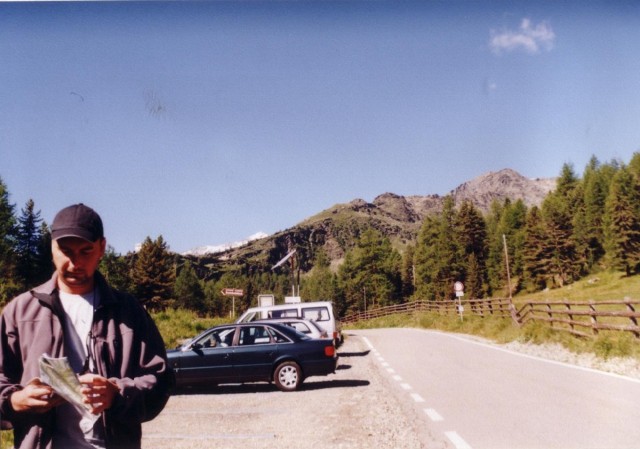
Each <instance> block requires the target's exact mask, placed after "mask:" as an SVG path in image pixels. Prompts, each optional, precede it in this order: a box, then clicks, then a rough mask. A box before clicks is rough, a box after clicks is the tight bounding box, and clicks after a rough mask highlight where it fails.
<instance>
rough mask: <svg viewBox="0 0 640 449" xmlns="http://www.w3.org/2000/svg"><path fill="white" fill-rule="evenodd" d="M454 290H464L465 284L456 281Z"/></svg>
mask: <svg viewBox="0 0 640 449" xmlns="http://www.w3.org/2000/svg"><path fill="white" fill-rule="evenodd" d="M453 290H454V291H456V292H463V291H464V284H463V283H462V282H460V281H456V282H455V283H454V284H453Z"/></svg>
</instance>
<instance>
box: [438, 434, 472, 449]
mask: <svg viewBox="0 0 640 449" xmlns="http://www.w3.org/2000/svg"><path fill="white" fill-rule="evenodd" d="M444 434H445V435H446V436H447V438H449V440H451V442H452V443H453V445H454V446H455V447H456V449H473V448H472V447H471V446H469V443H467V442H466V441H465V440H463V439H462V437H461V436H460V435H458V433H457V432H453V431H451V432H445V433H444Z"/></svg>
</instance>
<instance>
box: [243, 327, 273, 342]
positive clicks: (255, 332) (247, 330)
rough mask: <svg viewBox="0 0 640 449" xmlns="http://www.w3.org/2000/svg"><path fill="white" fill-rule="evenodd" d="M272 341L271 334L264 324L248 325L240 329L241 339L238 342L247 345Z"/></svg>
mask: <svg viewBox="0 0 640 449" xmlns="http://www.w3.org/2000/svg"><path fill="white" fill-rule="evenodd" d="M267 343H271V336H270V334H269V332H267V329H266V328H265V327H264V326H247V327H243V328H242V329H241V330H240V340H239V341H238V344H240V345H241V346H247V345H263V344H267Z"/></svg>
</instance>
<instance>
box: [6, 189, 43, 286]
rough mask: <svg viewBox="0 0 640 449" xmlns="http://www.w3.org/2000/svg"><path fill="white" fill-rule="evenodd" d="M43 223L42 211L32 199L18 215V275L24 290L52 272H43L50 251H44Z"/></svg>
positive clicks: (38, 282)
mask: <svg viewBox="0 0 640 449" xmlns="http://www.w3.org/2000/svg"><path fill="white" fill-rule="evenodd" d="M41 224H42V219H41V218H40V211H36V210H35V203H34V202H33V200H31V199H30V200H29V201H27V204H26V205H25V207H24V209H22V210H21V214H20V217H18V228H17V239H16V246H15V248H16V256H17V257H16V261H17V267H16V268H17V276H18V282H19V284H20V287H21V289H22V290H24V289H27V288H31V287H33V286H35V285H38V284H40V283H41V282H42V281H44V280H45V279H46V278H47V277H48V276H49V275H50V274H51V272H50V271H49V272H48V273H46V274H45V273H43V267H44V266H46V265H45V262H44V258H48V256H49V254H50V253H47V252H43V249H44V246H45V242H43V239H45V236H44V235H43V230H42V227H41V226H40V225H41ZM49 260H51V259H50V258H49Z"/></svg>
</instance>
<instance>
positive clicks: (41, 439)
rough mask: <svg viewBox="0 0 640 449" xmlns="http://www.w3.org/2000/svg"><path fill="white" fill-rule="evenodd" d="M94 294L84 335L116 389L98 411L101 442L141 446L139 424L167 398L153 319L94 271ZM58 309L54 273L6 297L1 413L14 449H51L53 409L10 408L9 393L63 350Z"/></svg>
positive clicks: (1, 324)
mask: <svg viewBox="0 0 640 449" xmlns="http://www.w3.org/2000/svg"><path fill="white" fill-rule="evenodd" d="M96 288H97V289H98V291H99V295H100V305H99V306H98V308H97V310H96V312H95V316H94V320H93V325H92V328H91V334H92V335H93V336H94V338H93V344H92V352H93V354H94V356H95V357H94V358H95V361H96V369H97V372H98V374H100V375H102V376H104V377H107V378H109V379H112V380H114V381H115V382H116V383H117V385H118V387H119V388H120V395H119V396H117V397H116V400H115V402H114V404H113V406H112V407H111V408H110V409H109V410H107V411H106V412H105V413H103V419H104V426H105V429H106V437H105V438H106V446H107V448H109V449H111V448H114V449H115V448H117V449H125V448H127V449H128V448H136V449H137V448H140V446H141V438H142V426H141V423H143V422H145V421H149V420H151V419H153V418H154V417H156V416H157V415H158V414H159V413H160V412H161V411H162V409H163V408H164V406H165V404H166V403H167V400H168V398H169V387H170V383H171V378H172V377H171V376H172V374H171V370H170V369H169V366H168V364H167V355H166V351H165V347H164V343H163V341H162V337H161V336H160V333H159V332H158V329H157V328H156V326H155V324H154V323H153V320H152V319H151V317H150V316H149V315H148V314H147V312H146V311H145V310H144V309H143V308H142V306H141V305H140V304H139V302H138V301H137V300H136V299H135V298H133V297H132V296H130V295H127V294H123V293H121V292H118V291H116V290H114V289H112V288H111V287H110V286H109V285H108V284H107V282H106V281H105V280H104V278H103V277H102V275H100V274H99V273H97V272H96ZM63 319H64V313H63V311H62V306H61V305H60V300H59V297H58V290H57V282H56V275H55V274H54V276H53V277H52V278H51V280H49V281H48V282H46V283H45V284H43V285H41V286H39V287H37V288H35V289H34V290H32V291H30V292H27V293H23V294H22V295H20V296H18V297H17V298H15V299H13V300H12V301H11V302H10V303H9V304H8V305H7V306H6V307H5V309H4V311H3V312H2V316H1V317H0V414H1V415H0V416H1V418H2V420H4V421H9V422H11V424H12V425H13V428H14V436H15V445H16V448H38V449H40V448H43V449H48V448H51V438H52V431H53V428H54V424H55V423H54V420H55V413H54V411H53V410H52V411H49V412H47V413H45V414H31V413H16V412H15V411H14V410H13V409H12V407H11V403H10V400H9V396H10V395H11V393H12V392H14V391H15V390H17V389H20V388H22V387H21V385H26V384H27V383H28V382H29V381H30V380H31V379H33V378H34V377H39V375H40V374H39V367H38V358H39V357H40V356H41V355H42V354H43V353H47V354H49V355H50V356H52V357H63V356H65V349H64V339H63V333H62V332H63V329H64V326H63V323H62V320H63Z"/></svg>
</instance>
